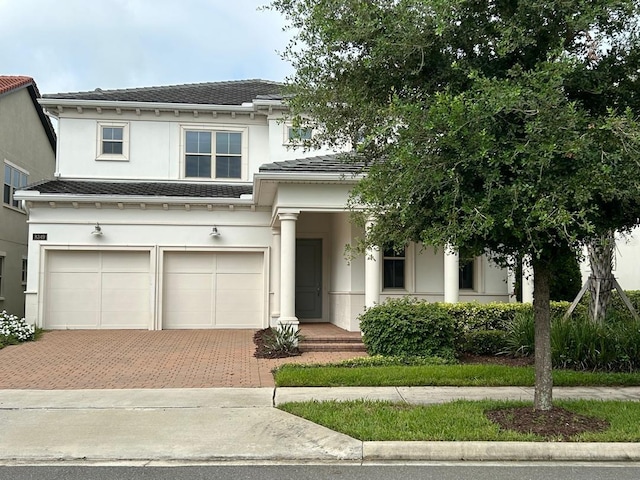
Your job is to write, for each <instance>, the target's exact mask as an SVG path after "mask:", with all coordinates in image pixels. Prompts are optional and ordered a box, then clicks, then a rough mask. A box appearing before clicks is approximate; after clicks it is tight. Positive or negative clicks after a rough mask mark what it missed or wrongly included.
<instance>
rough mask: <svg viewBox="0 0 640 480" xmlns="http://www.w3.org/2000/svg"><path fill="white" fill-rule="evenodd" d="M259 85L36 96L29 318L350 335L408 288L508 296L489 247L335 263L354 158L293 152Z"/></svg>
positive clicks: (344, 231) (354, 176)
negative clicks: (45, 166)
mask: <svg viewBox="0 0 640 480" xmlns="http://www.w3.org/2000/svg"><path fill="white" fill-rule="evenodd" d="M280 88H281V85H280V84H278V83H275V82H269V81H264V80H246V81H233V82H219V83H205V84H193V85H178V86H164V87H150V88H137V89H128V90H110V91H107V90H100V89H97V90H95V91H91V92H80V93H66V94H56V95H45V96H44V98H43V99H41V100H40V103H41V105H43V107H44V108H45V109H46V110H47V111H48V112H49V113H50V114H51V115H54V116H55V117H56V118H57V119H58V135H59V146H58V156H57V163H56V172H55V179H54V180H51V181H45V182H41V183H39V184H35V185H32V186H30V187H28V188H26V189H25V190H23V191H21V192H19V193H18V194H17V195H16V198H18V199H20V200H23V201H24V203H25V206H26V208H27V209H28V211H29V218H30V239H31V242H30V245H29V258H30V262H29V277H28V285H27V320H28V321H30V322H35V323H37V324H38V325H39V326H42V327H45V328H51V329H56V328H58V329H63V328H138V329H171V328H173V329H177V328H263V327H266V326H268V325H270V324H271V325H274V324H277V322H279V321H280V322H284V323H294V324H297V323H298V322H331V323H334V324H336V325H337V326H339V327H342V328H344V329H347V330H358V328H359V326H358V323H357V316H358V314H359V313H361V312H362V311H363V308H364V306H365V305H373V304H375V303H378V302H380V301H383V300H384V299H385V298H387V297H392V296H403V295H411V296H415V297H418V298H425V299H429V300H434V301H436V300H440V301H442V300H445V299H446V300H448V301H456V300H458V299H460V300H479V301H493V300H501V301H508V299H509V295H508V285H507V273H506V272H505V270H503V269H500V268H497V267H495V266H494V265H492V264H491V263H490V262H489V261H487V259H485V258H484V257H479V258H477V259H475V260H474V261H473V262H470V263H468V264H466V265H463V266H462V268H460V267H461V266H460V265H459V261H458V258H457V256H456V255H455V254H449V253H444V252H443V251H442V249H440V250H438V251H434V250H433V249H432V248H426V249H423V248H421V247H420V246H418V245H409V246H407V248H406V249H405V251H404V253H402V254H396V253H393V252H392V251H378V250H375V251H372V252H370V253H371V254H370V255H364V256H361V257H359V258H355V259H350V260H348V259H346V258H345V253H344V251H345V246H346V245H347V244H349V243H351V242H353V241H354V240H356V239H357V238H358V237H359V236H360V235H361V234H362V232H361V230H360V229H359V228H357V227H355V226H354V225H352V223H351V222H350V213H349V211H348V210H347V207H346V205H347V200H348V197H349V192H350V189H351V187H352V186H353V185H354V183H355V182H357V181H358V178H360V177H359V175H361V172H360V168H359V167H358V166H356V165H353V164H347V163H343V162H341V161H340V160H339V159H338V158H337V157H336V156H335V155H333V152H330V151H312V152H305V151H303V150H302V149H301V148H295V147H296V144H297V143H299V139H300V138H301V137H303V136H305V135H313V132H311V131H307V130H304V131H303V130H300V129H295V128H292V127H291V125H290V124H288V123H287V122H286V121H285V120H284V114H285V113H286V105H285V103H284V102H283V99H282V96H281V95H280Z"/></svg>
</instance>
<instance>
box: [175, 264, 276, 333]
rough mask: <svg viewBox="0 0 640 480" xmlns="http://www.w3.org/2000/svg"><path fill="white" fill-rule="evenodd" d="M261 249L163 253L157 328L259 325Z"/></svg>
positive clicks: (261, 322) (260, 308)
mask: <svg viewBox="0 0 640 480" xmlns="http://www.w3.org/2000/svg"><path fill="white" fill-rule="evenodd" d="M263 263H264V259H263V254H262V253H259V252H216V253H212V252H165V254H164V265H163V269H164V278H163V313H162V316H163V319H162V328H165V329H179V328H261V327H262V326H263V316H264V314H263V311H264V298H265V295H264V288H265V287H264V279H263Z"/></svg>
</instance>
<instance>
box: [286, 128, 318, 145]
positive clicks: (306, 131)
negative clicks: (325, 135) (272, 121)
mask: <svg viewBox="0 0 640 480" xmlns="http://www.w3.org/2000/svg"><path fill="white" fill-rule="evenodd" d="M312 137H313V128H311V127H294V126H292V125H285V127H284V142H283V143H284V144H285V145H298V144H301V143H304V142H305V141H306V140H311V138H312Z"/></svg>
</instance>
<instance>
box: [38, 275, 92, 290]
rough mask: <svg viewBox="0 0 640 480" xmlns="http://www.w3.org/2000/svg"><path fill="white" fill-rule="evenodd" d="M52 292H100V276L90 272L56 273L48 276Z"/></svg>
mask: <svg viewBox="0 0 640 480" xmlns="http://www.w3.org/2000/svg"><path fill="white" fill-rule="evenodd" d="M48 279H49V289H50V290H87V289H89V290H98V289H99V288H100V276H99V275H98V274H97V273H90V272H76V273H70V272H54V273H50V274H49V275H48Z"/></svg>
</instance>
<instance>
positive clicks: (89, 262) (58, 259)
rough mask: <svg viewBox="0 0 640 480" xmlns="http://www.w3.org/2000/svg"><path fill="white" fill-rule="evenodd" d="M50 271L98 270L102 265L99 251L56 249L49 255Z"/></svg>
mask: <svg viewBox="0 0 640 480" xmlns="http://www.w3.org/2000/svg"><path fill="white" fill-rule="evenodd" d="M47 263H48V269H49V272H96V271H98V269H99V267H100V256H99V255H98V252H77V251H64V250H61V251H56V252H52V253H50V254H49V256H48V260H47Z"/></svg>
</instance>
